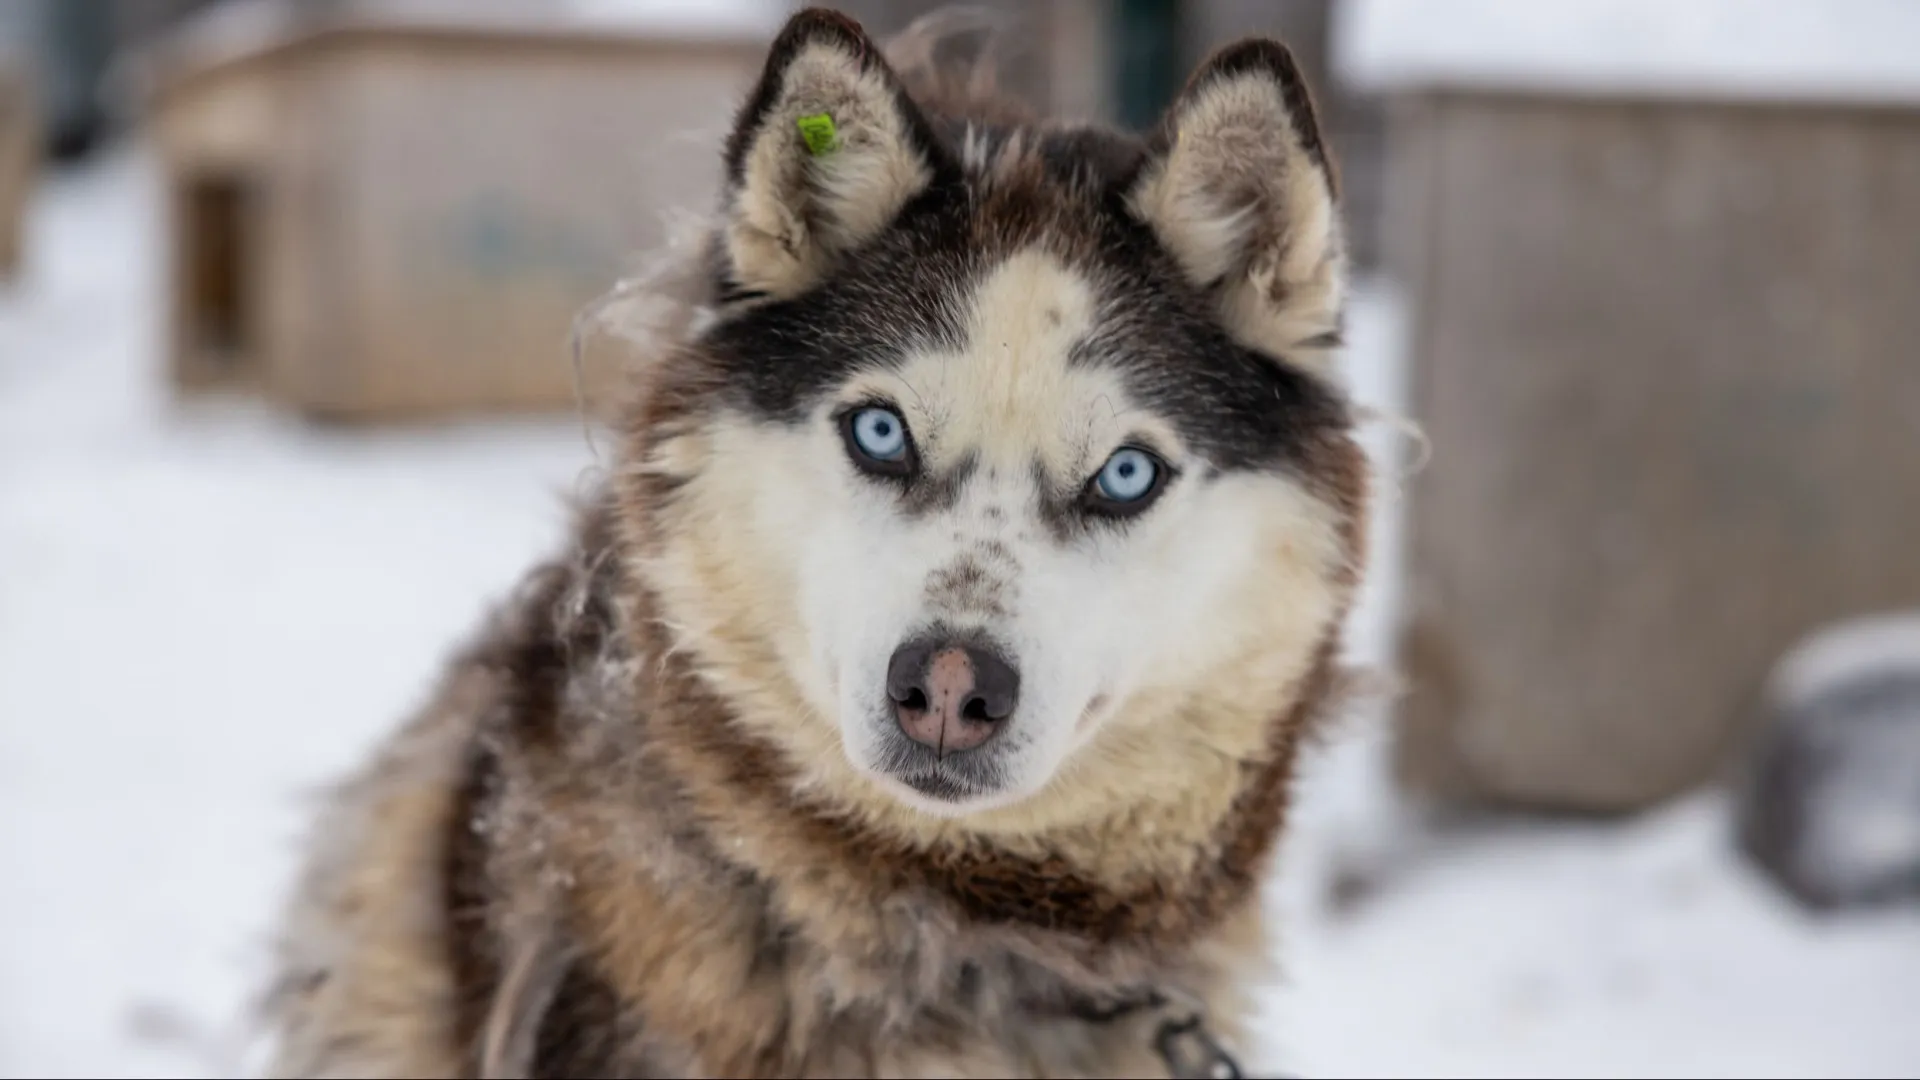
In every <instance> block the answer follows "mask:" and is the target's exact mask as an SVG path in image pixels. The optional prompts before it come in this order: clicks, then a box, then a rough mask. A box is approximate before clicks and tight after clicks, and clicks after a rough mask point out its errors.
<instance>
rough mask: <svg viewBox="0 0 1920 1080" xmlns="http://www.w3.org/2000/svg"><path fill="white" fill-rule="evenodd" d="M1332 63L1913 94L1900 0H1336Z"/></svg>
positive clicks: (1913, 66) (1484, 81) (1908, 14)
mask: <svg viewBox="0 0 1920 1080" xmlns="http://www.w3.org/2000/svg"><path fill="white" fill-rule="evenodd" d="M1337 12H1338V15H1337V21H1336V23H1335V34H1334V54H1335V64H1336V67H1337V70H1338V71H1339V73H1340V74H1341V76H1342V77H1344V78H1346V79H1348V80H1350V81H1351V82H1352V83H1353V84H1354V85H1355V86H1358V87H1364V88H1367V89H1372V90H1389V89H1406V88H1412V87H1419V86H1433V85H1456V86H1459V85H1465V86H1476V87H1499V88H1506V89H1515V88H1518V89H1537V90H1548V91H1563V92H1571V93H1592V94H1628V95H1632V94H1657V95H1662V96H1700V97H1713V98H1734V99H1756V100H1793V99H1819V100H1828V101H1852V102H1863V101H1864V102H1874V101H1879V102H1902V103H1906V104H1914V103H1920V49H1916V47H1915V45H1916V43H1917V42H1920V4H1916V3H1913V2H1912V0H1547V2H1543V0H1446V2H1445V3H1435V2H1433V0H1345V2H1343V3H1342V4H1341V5H1339V7H1338V8H1337Z"/></svg>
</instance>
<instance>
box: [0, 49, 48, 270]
mask: <svg viewBox="0 0 1920 1080" xmlns="http://www.w3.org/2000/svg"><path fill="white" fill-rule="evenodd" d="M40 130H41V127H40V112H39V105H38V101H37V99H36V97H35V95H34V92H33V81H32V79H30V78H29V77H28V75H27V66H26V63H25V61H24V59H23V58H21V57H19V56H15V55H12V54H10V53H8V52H6V51H5V50H4V49H0V281H8V280H11V279H12V278H13V277H14V276H15V275H17V274H18V273H19V271H20V261H21V252H22V248H23V247H24V246H25V243H26V239H25V233H26V225H27V196H28V194H29V193H30V192H31V190H32V188H33V178H34V175H35V174H36V173H37V172H38V163H39V160H40Z"/></svg>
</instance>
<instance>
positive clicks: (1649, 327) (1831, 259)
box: [1343, 0, 1920, 812]
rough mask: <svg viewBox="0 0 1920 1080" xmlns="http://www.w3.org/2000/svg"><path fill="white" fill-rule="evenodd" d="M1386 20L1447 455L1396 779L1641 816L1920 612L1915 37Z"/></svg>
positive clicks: (1616, 18) (1414, 508) (1417, 397)
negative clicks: (1822, 635) (1789, 671)
mask: <svg viewBox="0 0 1920 1080" xmlns="http://www.w3.org/2000/svg"><path fill="white" fill-rule="evenodd" d="M1363 6H1364V7H1365V8H1366V9H1368V10H1366V11H1365V12H1364V13H1363V14H1364V18H1362V19H1360V20H1358V21H1360V22H1362V23H1366V24H1368V25H1365V26H1360V27H1356V28H1355V30H1356V39H1355V40H1353V41H1350V42H1347V46H1348V48H1347V52H1346V55H1345V56H1344V58H1343V59H1344V62H1345V63H1346V64H1347V65H1348V70H1349V74H1350V75H1353V76H1354V77H1356V78H1359V79H1360V80H1362V82H1363V83H1365V84H1366V85H1369V86H1371V87H1372V88H1374V89H1378V90H1381V91H1384V92H1386V93H1387V94H1388V95H1389V96H1390V118H1389V124H1388V131H1389V134H1388V147H1389V149H1388V161H1389V177H1390V179H1389V181H1388V183H1389V197H1388V218H1387V221H1388V225H1387V228H1386V232H1385V241H1386V245H1387V251H1388V259H1389V265H1390V266H1391V267H1392V269H1393V273H1394V274H1395V276H1396V277H1398V278H1399V280H1400V282H1401V284H1402V285H1403V286H1404V291H1405V295H1406V297H1407V299H1408V302H1409V305H1410V312H1409V319H1408V324H1409V327H1410V338H1411V342H1410V346H1411V347H1410V355H1409V363H1410V364H1411V370H1410V372H1409V375H1410V388H1411V395H1412V402H1413V412H1414V418H1415V419H1416V420H1417V421H1419V422H1420V423H1421V424H1422V425H1423V426H1424V428H1425V431H1426V433H1427V435H1428V436H1429V437H1430V439H1431V442H1432V450H1433V456H1432V464H1431V466H1430V467H1429V468H1428V470H1427V471H1426V472H1424V473H1423V474H1421V475H1419V476H1418V477H1417V478H1416V479H1415V480H1414V482H1413V483H1412V484H1411V490H1410V503H1409V506H1408V521H1409V535H1408V541H1407V546H1408V550H1409V559H1410V565H1409V567H1408V574H1409V576H1408V582H1407V589H1406V594H1407V596H1408V603H1409V610H1408V611H1407V612H1406V613H1405V618H1406V632H1405V636H1404V638H1403V648H1402V654H1401V658H1400V659H1401V664H1402V667H1403V670H1404V673H1405V675H1406V676H1407V678H1408V680H1409V682H1410V684H1411V693H1410V696H1409V697H1408V699H1407V700H1406V701H1405V702H1404V704H1403V707H1402V712H1401V715H1400V734H1401V738H1400V740H1399V749H1398V758H1399V767H1400V772H1401V775H1402V777H1403V779H1404V780H1405V781H1406V782H1407V783H1408V784H1409V785H1410V786H1411V787H1412V788H1413V789H1414V790H1417V791H1422V792H1426V793H1428V794H1433V795H1438V796H1441V797H1444V798H1458V799H1467V800H1475V801H1480V800H1486V801H1492V802H1495V803H1506V804H1514V805H1520V806H1527V807H1540V808H1561V809H1572V810H1584V811H1602V812H1604V811H1624V810H1631V809H1635V808H1639V807H1644V806H1647V805H1650V804H1652V803H1654V802H1656V801H1658V800H1661V799H1663V798H1665V797H1668V796H1671V795H1674V794H1676V793H1679V792H1681V791H1684V790H1686V789H1688V788H1689V787H1691V786H1693V785H1696V784H1698V783H1700V782H1701V781H1703V780H1705V779H1707V778H1710V777H1713V776H1715V775H1716V773H1718V772H1719V771H1720V770H1721V769H1722V768H1723V765H1724V763H1725V762H1726V761H1727V758H1728V754H1729V752H1730V751H1731V750H1732V749H1734V748H1735V746H1736V744H1737V743H1739V742H1740V741H1741V740H1743V739H1744V738H1746V737H1747V736H1748V735H1749V732H1748V730H1747V728H1748V726H1749V725H1750V722H1751V719H1750V718H1751V717H1752V716H1754V715H1756V712H1757V711H1756V710H1754V709H1753V708H1751V707H1750V706H1751V704H1752V701H1753V698H1754V695H1756V694H1757V692H1758V690H1759V688H1760V686H1761V683H1762V680H1763V678H1764V677H1765V675H1766V673H1767V671H1768V669H1769V666H1770V665H1771V664H1772V663H1773V662H1774V660H1775V659H1776V658H1777V657H1778V656H1779V655H1780V653H1781V651H1782V650H1783V649H1785V648H1787V647H1788V646H1789V645H1790V644H1791V643H1792V642H1794V641H1795V640H1796V639H1797V638H1799V637H1800V636H1801V635H1802V634H1804V633H1806V632H1807V631H1809V630H1811V629H1813V628H1814V627H1816V626H1818V625H1820V624H1823V623H1825V622H1827V621H1828V620H1832V619H1837V618H1842V617H1845V616H1849V615H1853V614H1857V613H1860V612H1866V611H1878V610H1882V609H1886V608H1891V607H1899V606H1902V605H1912V604H1915V603H1920V557H1917V556H1916V553H1920V474H1917V473H1916V471H1915V470H1916V467H1920V362H1916V360H1917V354H1916V348H1917V347H1916V345H1915V342H1917V341H1920V63H1917V62H1916V61H1915V59H1914V54H1913V45H1914V42H1916V41H1920V5H1886V4H1877V5H1876V4H1860V3H1854V2H1850V0H1841V2H1837V3H1832V4H1809V5H1801V6H1800V8H1798V9H1796V8H1794V7H1793V6H1791V5H1744V4H1739V3H1734V4H1731V5H1729V4H1725V3H1719V4H1716V3H1711V2H1708V0H1690V2H1689V3H1687V4H1681V5H1668V4H1664V3H1652V2H1618V0H1616V2H1611V3H1607V2H1598V0H1585V2H1581V0H1569V2H1565V3H1562V2H1558V0H1556V3H1553V4H1534V5H1518V4H1516V5H1506V6H1504V7H1501V8H1499V9H1498V10H1497V11H1495V10H1494V9H1493V8H1488V9H1487V10H1486V11H1477V10H1476V9H1469V8H1464V7H1463V8H1462V9H1460V10H1454V9H1453V6H1452V5H1422V4H1418V3H1388V2H1376V3H1368V4H1365V5H1363ZM1435 7H1440V8H1445V9H1447V10H1445V11H1435V10H1433V8H1435ZM1489 12H1492V13H1493V14H1495V15H1498V16H1499V17H1498V18H1494V17H1492V16H1490V15H1489V14H1488V13H1489ZM1890 24H1897V25H1890ZM1628 28H1633V29H1634V32H1633V33H1627V32H1626V30H1627V29H1628ZM1369 33H1371V34H1373V35H1374V36H1373V37H1372V38H1369V37H1368V36H1367V35H1368V34H1369Z"/></svg>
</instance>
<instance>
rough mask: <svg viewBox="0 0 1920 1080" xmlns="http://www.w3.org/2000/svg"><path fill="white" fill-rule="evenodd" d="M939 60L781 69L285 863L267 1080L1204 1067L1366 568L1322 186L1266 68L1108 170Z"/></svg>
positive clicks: (794, 27)
mask: <svg viewBox="0 0 1920 1080" xmlns="http://www.w3.org/2000/svg"><path fill="white" fill-rule="evenodd" d="M931 55H932V53H931V51H930V50H923V51H922V54H919V55H918V56H917V58H916V54H914V53H913V52H912V50H909V49H905V48H902V49H895V50H890V51H889V50H882V49H881V48H880V47H878V46H877V45H876V44H875V43H874V42H873V41H872V40H870V39H869V38H868V36H867V35H866V34H865V33H864V32H863V31H862V29H861V28H860V27H859V26H858V25H857V24H856V23H854V22H852V21H850V20H849V19H847V18H845V17H844V16H841V15H838V14H835V13H832V12H828V11H822V10H817V9H814V10H807V11H804V12H801V13H799V14H797V15H795V16H794V17H793V18H792V19H791V20H790V21H789V22H788V23H787V24H786V26H785V28H784V29H783V30H782V31H781V32H780V34H779V35H778V37H777V38H776V40H775V41H774V42H773V44H772V46H771V50H770V53H769V56H768V58H767V61H766V67H765V70H764V73H763V75H762V76H761V79H760V81H759V83H758V84H757V86H756V87H755V88H754V89H753V90H752V91H751V93H750V94H749V95H748V97H747V99H746V101H745V103H744V105H743V106H742V107H741V108H740V110H739V112H738V115H737V120H736V126H735V128H734V130H733V131H732V133H731V135H730V136H729V138H728V139H727V141H726V144H725V148H724V165H725V168H724V178H725V184H724V193H723V196H722V198H721V199H720V200H719V203H720V205H719V208H718V211H717V213H716V214H715V217H714V220H713V223H712V227H711V228H710V229H709V230H707V231H706V233H705V234H704V241H703V243H702V245H701V246H700V247H699V249H698V252H697V257H695V258H693V259H690V260H689V265H688V268H687V270H686V273H685V274H684V275H683V276H682V278H681V279H678V280H679V285H678V286H671V287H680V288H683V289H685V290H686V292H685V297H686V298H687V299H688V301H689V303H690V305H691V306H692V308H697V309H699V310H700V311H702V312H704V313H705V316H706V317H705V318H704V320H702V321H699V322H694V321H691V320H683V321H682V324H681V325H679V326H677V327H676V328H674V329H672V330H671V331H670V332H666V333H664V334H663V336H662V338H661V339H660V340H656V341H655V342H654V344H653V345H652V346H651V347H650V348H649V349H648V350H647V355H646V356H645V357H644V358H643V362H642V363H640V364H639V365H638V370H637V372H636V373H635V375H634V380H635V382H636V384H637V385H636V386H635V387H634V388H633V400H632V402H631V406H630V408H629V409H628V410H627V412H626V413H625V415H624V418H623V419H622V420H621V422H620V423H619V425H618V438H619V449H618V451H617V458H616V460H615V461H614V463H613V467H612V468H610V469H609V475H608V479H607V481H606V483H605V485H604V488H603V489H602V490H600V491H599V492H597V493H596V494H594V495H593V496H592V497H590V498H588V499H587V500H585V502H584V505H583V507H582V509H581V511H580V517H579V520H578V522H577V525H576V527H575V529H574V531H573V533H572V536H571V541H570V544H569V547H568V548H567V550H566V551H564V552H563V553H562V554H561V555H560V556H559V557H558V558H556V559H555V560H554V561H553V562H552V563H550V564H549V565H546V566H543V567H541V568H538V569H536V570H534V571H533V572H532V573H531V575H530V576H529V577H528V578H527V579H526V581H525V582H524V583H523V585H522V586H521V589H520V591H519V593H518V594H517V595H516V596H515V597H513V598H512V599H511V600H510V601H509V602H508V603H506V604H505V605H503V607H502V609H501V610H500V611H499V612H498V613H497V614H496V616H495V617H494V618H493V620H492V621H491V622H490V624H489V625H488V626H487V627H486V628H485V629H484V630H483V631H482V632H481V633H480V634H479V635H478V637H477V638H476V639H475V640H474V641H473V643H472V644H471V645H469V646H468V647H467V648H466V650H465V651H464V652H463V653H462V654H461V655H460V656H458V657H457V658H456V659H455V660H454V662H453V663H452V665H451V667H450V669H449V670H448V672H447V673H446V675H445V677H444V681H443V682H442V683H441V685H440V687H439V689H438V690H437V692H436V695H435V697H434V698H433V700H432V701H431V703H430V704H429V705H428V706H427V707H426V708H425V709H424V710H423V711H422V712H421V713H420V715H418V716H417V717H415V718H414V719H413V720H412V721H411V722H410V723H409V724H408V725H407V726H406V727H405V728H404V729H403V730H402V731H400V732H399V733H398V734H397V735H396V736H395V737H394V738H393V740H392V741H391V742H390V743H389V744H387V745H386V746H385V748H384V749H383V750H382V751H381V752H380V754H379V755H378V756H377V758H376V760H374V761H373V762H372V763H371V764H370V765H369V766H368V767H367V768H366V769H365V771H364V772H362V773H361V774H360V775H358V776H357V777H355V778H354V779H352V780H351V781H350V782H349V783H347V784H346V785H345V786H344V787H343V788H342V789H341V790H340V792H339V793H338V795H337V796H336V797H335V799H334V801H333V802H332V804H331V805H330V808H329V812H328V814H327V816H326V817H325V818H324V819H323V820H322V821H321V823H320V827H319V829H318V831H317V833H316V836H315V840H314V843H313V848H312V850H311V852H310V853H309V858H308V862H307V864H306V869H305V871H304V873H303V876H302V877H301V879H300V883H299V885H298V887H297V889H296V891H295V896H294V901H293V904H292V906H291V910H290V911H289V913H288V916H287V922H286V925H285V928H284V929H285V937H284V945H283V948H282V952H281V953H280V961H279V969H278V971H277V974H276V979H275V983H274V987H275V989H274V992H273V993H272V995H271V1014H272V1023H273V1027H274V1030H275V1033H276V1040H277V1044H276V1050H275V1054H276V1060H275V1062H274V1064H273V1066H272V1071H273V1072H274V1073H275V1074H277V1075H281V1076H307V1077H312V1076H329V1077H345V1076H355V1077H461V1076H466V1077H471V1076H539V1077H589V1076H591V1077H613V1076H705V1077H773V1076H816V1077H848V1076H923V1077H932V1076H948V1077H959V1076H1016V1075H1024V1076H1153V1075H1163V1076H1164V1075H1169V1074H1173V1075H1234V1074H1235V1072H1234V1070H1235V1068H1236V1066H1235V1064H1234V1062H1233V1059H1232V1056H1231V1055H1232V1054H1233V1053H1235V1052H1239V1051H1240V1050H1241V1049H1244V1047H1245V1045H1246V1044H1245V1043H1244V1042H1243V1040H1244V1039H1245V1038H1246V1036H1247V1034H1248V1033H1247V1032H1246V1030H1245V1024H1246V1017H1247V1014H1248V1012H1249V1006H1250V1002H1251V999H1252V997H1253V993H1254V991H1255V990H1256V989H1257V988H1258V985H1259V983H1260V981H1261V980H1262V978H1263V977H1264V974H1265V963H1266V961H1267V958H1268V957H1269V955H1270V948H1269V943H1268V941H1267V938H1266V936H1265V930H1264V926H1263V921H1264V920H1263V916H1262V912H1261V903H1260V891H1261V884H1262V879H1263V876H1264V874H1265V872H1266V871H1267V869H1268V866H1269V862H1270V858H1271V856H1272V853H1273V851H1274V846H1275V841H1276V838H1277V835H1278V832H1279V830H1280V828H1281V825H1282V821H1283V818H1284V816H1285V810H1286V805H1287V798H1288V791H1289V786H1290V783H1291V774H1292V772H1293V767H1294V762H1295V759H1296V757H1297V755H1298V753H1299V750H1300V748H1301V746H1302V743H1303V739H1305V738H1307V737H1309V736H1310V734H1311V732H1312V730H1313V728H1314V727H1315V725H1316V722H1317V721H1318V720H1320V719H1321V718H1323V717H1324V716H1325V715H1327V714H1328V712H1329V711H1330V710H1331V709H1332V708H1333V707H1334V705H1335V703H1336V701H1337V699H1338V698H1339V694H1340V690H1341V688H1342V686H1343V685H1344V682H1343V676H1342V673H1341V669H1340V666H1339V655H1338V654H1339V644H1340V628H1341V625H1342V622H1343V616H1344V615H1345V613H1346V611H1347V609H1348V607H1349V603H1350V600H1351V598H1352V596H1353V593H1354V590H1355V588H1356V585H1357V579H1358V575H1359V572H1360V567H1361V564H1362V556H1363V552H1362V550H1361V544H1362V537H1363V535H1364V533H1365V512H1366V501H1367V469H1366V466H1365V461H1364V458H1363V456H1362V453H1361V451H1360V449H1359V448H1358V445H1357V444H1356V442H1355V441H1354V439H1353V437H1352V424H1353V409H1352V408H1351V406H1350V404H1349V402H1348V399H1347V397H1346V395H1345V394H1344V392H1343V390H1342V389H1341V381H1340V378H1339V372H1338V371H1337V370H1336V369H1335V367H1334V360H1335V356H1336V352H1337V347H1338V345H1339V327H1340V324H1341V311H1342V304H1343V290H1344V255H1343V241H1342V236H1341V231H1340V225H1339V222H1338V217H1337V214H1336V193H1335V181H1334V174H1333V171H1332V166H1331V163H1330V161H1329V160H1328V154H1327V150H1326V147H1325V146H1324V145H1323V144H1322V142H1321V137H1320V134H1319V131H1318V128H1317V126H1316V121H1315V118H1314V113H1313V107H1312V105H1311V102H1310V100H1309V96H1308V92H1307V90H1306V87H1305V86H1304V85H1303V83H1302V80H1301V76H1300V73H1299V71H1298V69H1297V68H1296V66H1295V64H1294V61H1293V60H1292V58H1291V57H1290V55H1289V54H1288V52H1287V50H1286V49H1285V48H1284V47H1283V46H1281V45H1279V44H1277V43H1275V42H1273V41H1268V40H1263V39H1253V40H1246V41H1242V42H1239V43H1237V44H1234V45H1231V46H1229V47H1227V48H1225V49H1223V50H1221V51H1219V52H1218V53H1216V54H1214V55H1213V56H1212V58H1211V59H1209V60H1207V61H1206V62H1205V63H1204V64H1203V65H1202V66H1201V67H1200V68H1199V69H1198V70H1197V71H1196V72H1195V73H1194V74H1193V76H1192V77H1191V79H1190V81H1189V82H1188V83H1187V84H1186V86H1185V88H1184V90H1183V91H1182V92H1181V93H1180V95H1179V96H1178V98H1177V100H1176V101H1175V102H1174V103H1173V104H1172V105H1171V106H1170V108H1169V111H1168V114H1167V116H1166V117H1165V119H1164V121H1163V122H1162V123H1161V124H1160V125H1159V127H1158V128H1157V129H1156V130H1154V131H1152V132H1151V133H1149V134H1147V135H1145V136H1143V137H1142V136H1134V135H1130V134H1123V133H1119V132H1115V131H1109V130H1105V129H1102V128H1098V127H1089V126H1068V125H1061V124H1056V123H1051V122H1043V121H1041V120H1038V119H1035V118H1033V117H1030V116H1028V115H1026V114H1025V113H1024V112H1023V111H1022V110H1021V109H1019V108H1017V107H1015V106H1013V105H1011V104H1008V103H1006V102H1004V101H1001V100H999V99H997V98H996V97H994V96H993V94H992V93H991V91H990V89H988V88H986V87H985V86H984V84H983V83H982V82H981V81H979V80H976V79H972V78H964V79H963V78H956V77H949V76H950V75H951V72H944V69H943V68H942V67H941V66H940V65H937V64H934V63H933V62H932V61H931V59H930V57H931ZM943 72H944V73H943ZM658 287H659V288H660V289H662V290H668V289H669V288H670V284H660V285H659V286H658Z"/></svg>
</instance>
